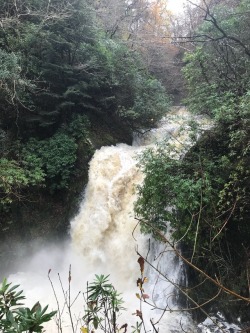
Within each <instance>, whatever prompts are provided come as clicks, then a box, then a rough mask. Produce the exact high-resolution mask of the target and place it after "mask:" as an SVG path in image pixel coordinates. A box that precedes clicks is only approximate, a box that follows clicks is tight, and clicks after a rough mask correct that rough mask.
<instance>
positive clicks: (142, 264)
mask: <svg viewBox="0 0 250 333" xmlns="http://www.w3.org/2000/svg"><path fill="white" fill-rule="evenodd" d="M137 262H138V263H139V265H140V270H141V273H142V274H143V272H144V262H145V260H144V259H143V258H142V257H140V258H139V259H138V260H137Z"/></svg>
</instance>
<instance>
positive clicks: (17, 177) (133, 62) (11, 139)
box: [0, 0, 169, 209]
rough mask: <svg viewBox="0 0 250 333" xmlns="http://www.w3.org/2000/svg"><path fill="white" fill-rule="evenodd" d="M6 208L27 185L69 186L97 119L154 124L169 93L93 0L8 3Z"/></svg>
mask: <svg viewBox="0 0 250 333" xmlns="http://www.w3.org/2000/svg"><path fill="white" fill-rule="evenodd" d="M1 8H2V10H1V28H0V45H1V49H0V63H1V70H0V82H1V85H0V94H1V106H0V130H1V132H0V133H1V137H0V139H1V159H0V170H1V175H2V177H1V180H0V189H1V209H5V208H8V207H9V205H8V204H9V203H11V202H12V201H13V200H14V199H18V200H21V199H22V190H23V189H25V188H31V187H32V186H38V185H39V186H46V187H47V188H49V189H51V190H55V189H62V188H66V187H67V186H68V183H69V179H70V176H71V175H72V172H73V168H74V164H75V162H76V159H77V149H78V144H79V142H80V141H81V142H82V143H83V144H84V145H85V154H86V156H90V155H91V142H90V141H89V139H90V134H89V133H90V129H91V127H94V126H95V125H94V124H96V123H99V124H100V123H107V124H108V126H116V127H126V128H127V130H128V131H129V130H130V131H131V132H132V130H136V129H137V128H139V127H151V126H153V125H154V124H155V122H156V121H157V120H158V119H159V118H160V117H161V116H162V115H163V114H164V113H165V112H166V110H167V108H168V106H169V98H168V97H167V96H166V94H165V90H164V88H163V86H162V85H161V83H160V82H159V81H157V80H156V79H154V78H153V77H151V76H150V75H149V74H148V73H147V70H146V68H145V66H144V65H143V62H142V61H141V59H140V56H139V55H138V53H137V52H136V51H134V52H130V50H129V49H128V47H127V45H126V43H124V42H122V41H118V39H116V40H114V39H111V37H110V36H109V35H108V34H106V33H105V31H104V30H102V28H101V27H100V24H98V23H97V21H96V19H95V15H94V11H93V8H91V6H90V5H89V4H88V3H87V1H85V0H74V1H73V0H72V1H56V0H55V1H49V2H48V1H35V0H34V1H33V0H30V1H29V0H27V1H11V0H10V1H1Z"/></svg>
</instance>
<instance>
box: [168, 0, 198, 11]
mask: <svg viewBox="0 0 250 333" xmlns="http://www.w3.org/2000/svg"><path fill="white" fill-rule="evenodd" d="M192 2H194V3H197V2H198V0H192ZM167 3H168V8H169V9H170V10H171V11H172V12H174V13H180V12H182V11H183V5H184V4H187V0H167Z"/></svg>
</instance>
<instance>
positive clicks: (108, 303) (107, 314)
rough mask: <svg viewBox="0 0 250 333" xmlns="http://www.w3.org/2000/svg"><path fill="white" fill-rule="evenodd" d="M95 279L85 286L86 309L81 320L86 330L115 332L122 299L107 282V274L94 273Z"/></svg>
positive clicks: (121, 308)
mask: <svg viewBox="0 0 250 333" xmlns="http://www.w3.org/2000/svg"><path fill="white" fill-rule="evenodd" d="M95 277H96V279H95V280H94V281H93V282H92V283H90V284H89V285H88V286H87V293H86V295H87V299H86V303H87V309H86V310H85V315H84V317H83V321H84V323H85V325H86V328H87V332H90V331H92V330H93V329H95V330H96V329H98V328H99V329H101V330H102V332H109V333H111V332H113V333H115V332H117V316H118V314H119V312H120V311H121V310H123V309H124V308H123V307H122V304H123V300H122V298H121V297H120V294H119V293H118V292H117V291H116V290H115V288H114V287H113V285H112V284H111V283H109V279H108V278H109V276H104V275H96V276H95Z"/></svg>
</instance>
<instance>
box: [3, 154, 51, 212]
mask: <svg viewBox="0 0 250 333" xmlns="http://www.w3.org/2000/svg"><path fill="white" fill-rule="evenodd" d="M39 162H40V160H39V159H38V158H37V157H36V156H34V155H33V156H32V155H29V156H26V160H24V161H22V162H20V163H18V162H17V161H14V160H8V159H6V158H1V159H0V175H1V177H0V207H1V209H8V207H9V204H10V203H12V202H13V201H14V200H21V199H22V190H23V189H26V188H27V187H29V186H34V185H38V184H41V183H42V182H43V181H44V176H45V174H44V172H43V171H42V169H41V167H40V166H39Z"/></svg>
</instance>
